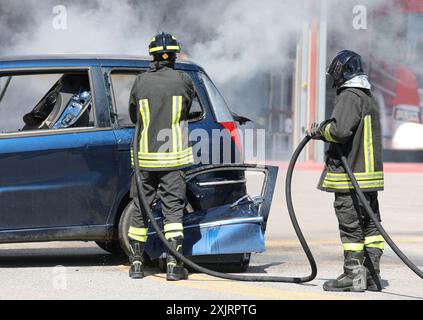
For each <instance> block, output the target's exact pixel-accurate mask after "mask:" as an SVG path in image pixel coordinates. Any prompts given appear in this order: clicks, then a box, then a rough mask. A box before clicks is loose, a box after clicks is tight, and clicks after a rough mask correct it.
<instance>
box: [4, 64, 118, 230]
mask: <svg viewBox="0 0 423 320" xmlns="http://www.w3.org/2000/svg"><path fill="white" fill-rule="evenodd" d="M86 72H87V76H88V75H89V79H90V86H91V91H92V93H95V94H94V95H93V96H94V99H93V105H92V108H93V109H92V112H91V116H90V117H92V119H90V120H91V121H90V123H89V124H88V125H85V126H83V127H72V128H61V129H55V128H52V129H50V130H49V129H44V130H30V131H21V132H15V133H7V134H0V206H1V209H0V231H5V230H17V229H34V228H56V227H57V228H61V227H66V228H68V227H77V226H89V225H93V226H94V225H106V223H107V219H108V217H109V214H110V212H111V210H112V208H113V206H114V204H115V199H116V195H117V178H118V163H117V161H118V160H117V154H116V152H117V145H116V138H115V135H114V133H113V129H112V128H111V127H110V116H109V115H108V113H109V112H108V107H106V106H108V105H107V99H106V95H105V93H104V82H103V78H102V74H101V72H100V70H99V69H98V68H91V69H90V71H89V73H88V70H87V71H86ZM17 82H18V81H16V83H17ZM103 109H104V110H103Z"/></svg>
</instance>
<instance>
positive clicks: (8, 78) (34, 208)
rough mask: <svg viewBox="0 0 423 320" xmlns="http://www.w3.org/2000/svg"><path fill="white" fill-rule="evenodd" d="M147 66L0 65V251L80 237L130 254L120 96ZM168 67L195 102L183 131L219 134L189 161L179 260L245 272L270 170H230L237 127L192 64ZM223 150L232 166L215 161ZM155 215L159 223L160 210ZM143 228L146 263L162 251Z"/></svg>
mask: <svg viewBox="0 0 423 320" xmlns="http://www.w3.org/2000/svg"><path fill="white" fill-rule="evenodd" d="M149 63H150V61H149V58H140V57H122V56H119V57H106V56H92V55H83V56H76V55H70V56H56V55H55V56H41V57H13V58H3V59H0V206H1V209H0V243H12V242H33V241H61V240H82V241H95V242H96V243H97V244H98V245H99V246H100V247H101V248H103V249H104V250H106V251H109V252H111V253H114V254H119V253H121V252H127V251H128V239H127V236H126V234H127V230H128V228H129V223H130V219H131V215H132V203H131V199H130V197H129V188H130V181H131V178H130V175H131V166H130V145H131V142H132V137H133V134H134V125H133V123H132V122H131V120H130V116H129V112H128V101H129V92H130V89H131V87H132V84H133V82H134V80H135V77H136V76H137V75H138V74H139V73H140V72H145V71H146V70H147V69H148V66H149ZM176 68H177V69H179V70H183V71H185V72H186V73H187V74H188V75H189V76H190V77H191V78H192V80H193V81H194V84H195V89H196V93H197V95H196V98H195V100H194V102H193V105H192V108H191V111H190V115H189V130H190V132H194V130H198V129H201V130H202V132H206V133H207V134H208V135H209V137H212V131H213V130H220V131H221V132H222V135H221V137H220V138H219V139H207V140H206V145H207V146H208V147H207V148H204V147H203V148H199V149H198V150H197V152H196V154H195V156H196V157H197V158H198V159H202V160H201V161H197V163H196V164H195V165H194V166H193V167H191V168H188V169H187V172H186V174H187V183H188V184H187V194H188V200H187V206H186V212H185V216H184V228H185V240H184V250H185V254H186V255H188V256H192V257H193V259H196V260H197V261H198V262H204V263H222V264H226V265H231V266H234V267H237V268H238V269H239V270H244V269H245V268H246V266H248V262H249V256H250V253H251V252H262V251H263V250H264V239H263V238H264V232H265V226H266V221H267V217H268V214H269V209H270V203H271V199H272V194H273V189H274V184H275V180H276V175H277V170H276V168H274V167H268V166H267V167H260V166H255V165H245V164H242V161H239V159H240V154H242V151H241V150H240V148H241V142H240V137H239V135H238V134H236V131H234V129H235V128H236V126H237V121H238V122H242V121H245V118H243V117H240V116H237V115H234V114H233V113H232V112H231V111H230V110H229V109H228V107H227V105H226V103H225V101H224V99H223V98H222V96H221V95H220V93H219V91H218V90H217V89H216V87H215V85H214V84H213V82H212V81H211V80H210V78H209V77H208V76H207V74H206V73H205V71H204V70H203V69H202V68H201V67H199V66H198V65H196V64H194V63H191V62H184V61H179V62H177V64H176ZM200 140H201V139H199V140H197V141H193V142H192V143H193V149H194V150H196V149H195V145H196V144H197V143H199V142H200ZM225 143H229V145H230V152H229V153H230V156H229V161H228V160H227V159H225V157H222V156H220V155H219V156H218V157H217V159H218V160H217V161H216V154H214V153H216V152H221V151H222V148H223V145H225ZM203 146H204V141H203ZM237 159H238V160H237ZM234 162H237V163H234ZM246 170H254V171H260V172H262V173H263V174H264V176H265V178H264V181H263V188H262V189H261V192H260V194H259V195H258V196H257V197H253V198H252V197H251V196H250V195H249V194H248V193H247V187H246V178H245V174H246ZM153 209H154V212H155V216H156V218H157V220H158V221H159V223H160V222H161V219H162V216H161V213H160V202H159V201H157V202H155V203H154V205H153ZM150 231H151V232H150V236H149V240H148V243H147V248H146V252H147V254H148V256H149V258H150V259H152V260H155V259H158V258H160V257H163V251H164V250H163V246H162V245H161V243H160V242H159V241H158V239H157V237H156V235H155V233H154V232H153V231H152V230H150ZM160 260H161V259H158V261H160Z"/></svg>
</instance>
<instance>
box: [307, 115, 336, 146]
mask: <svg viewBox="0 0 423 320" xmlns="http://www.w3.org/2000/svg"><path fill="white" fill-rule="evenodd" d="M333 121H335V119H327V120H325V121H323V122H322V123H320V124H318V123H317V122H313V123H312V124H311V126H310V129H308V130H306V135H307V136H309V137H311V138H312V139H313V140H323V141H326V140H325V138H324V130H325V127H326V125H327V124H329V123H331V122H333Z"/></svg>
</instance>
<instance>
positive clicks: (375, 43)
mask: <svg viewBox="0 0 423 320" xmlns="http://www.w3.org/2000/svg"><path fill="white" fill-rule="evenodd" d="M304 5H305V8H306V9H307V10H309V12H311V14H310V16H309V19H308V20H307V21H304V22H303V27H302V32H301V33H300V34H299V35H298V37H297V41H296V43H295V48H294V50H293V51H294V52H295V53H294V55H293V58H292V64H291V66H287V67H285V69H284V70H280V71H278V72H273V73H272V74H270V75H269V79H271V80H270V81H269V86H268V90H269V99H268V100H269V103H268V108H269V112H268V115H269V122H268V126H267V128H268V140H267V145H268V146H271V150H272V151H271V153H270V154H269V155H268V157H270V158H272V159H280V158H284V157H285V156H286V154H285V153H284V152H282V151H281V150H283V151H287V152H288V154H290V152H291V151H292V148H294V147H295V146H296V145H297V144H298V143H299V142H300V140H301V139H302V137H303V136H304V131H305V129H306V128H307V127H308V126H309V125H310V124H311V123H312V122H314V121H316V122H320V121H322V120H324V119H326V118H329V117H330V114H331V112H332V109H333V100H334V97H335V92H334V90H332V88H331V85H332V83H331V81H327V79H326V75H325V73H326V66H327V64H328V63H329V62H330V59H331V58H332V57H333V56H334V55H335V54H336V53H337V52H339V51H340V50H343V49H350V50H354V51H356V52H358V53H360V55H362V57H363V60H364V62H365V68H366V71H367V72H368V74H369V76H370V78H371V83H372V85H373V93H374V96H375V98H376V99H377V101H378V102H379V105H380V108H381V110H380V113H381V119H382V127H383V132H382V134H383V143H384V158H385V161H423V124H422V110H423V102H422V94H423V32H422V31H423V1H420V0H387V1H383V2H380V1H379V2H378V1H354V0H352V1H342V5H340V2H339V1H336V0H322V1H305V3H304ZM279 86H280V87H279ZM277 87H279V88H278V89H275V88H277ZM275 90H279V93H277V94H276V93H274V91H275ZM275 96H276V98H275ZM285 110H289V111H291V110H292V111H293V138H292V140H291V147H290V148H289V149H288V150H284V143H283V128H281V127H278V120H277V119H278V116H280V117H284V116H285V115H284V113H283V111H285ZM323 156H324V144H322V143H319V142H312V143H311V144H310V145H309V147H308V149H307V151H306V153H305V155H304V156H303V160H305V161H321V160H323Z"/></svg>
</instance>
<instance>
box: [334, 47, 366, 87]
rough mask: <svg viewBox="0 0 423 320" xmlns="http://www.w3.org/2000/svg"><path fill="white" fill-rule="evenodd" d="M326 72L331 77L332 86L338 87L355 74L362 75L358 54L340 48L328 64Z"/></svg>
mask: <svg viewBox="0 0 423 320" xmlns="http://www.w3.org/2000/svg"><path fill="white" fill-rule="evenodd" d="M327 74H329V75H330V76H331V77H332V79H333V86H334V87H336V88H337V89H339V87H340V86H341V85H342V84H343V83H345V82H346V81H348V80H350V79H352V78H354V77H355V76H359V75H363V74H365V72H364V71H363V66H362V63H361V57H360V55H359V54H357V53H355V52H354V51H350V50H342V51H341V52H339V53H338V54H337V55H336V56H335V58H333V60H332V62H331V64H330V65H329V68H328V71H327Z"/></svg>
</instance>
